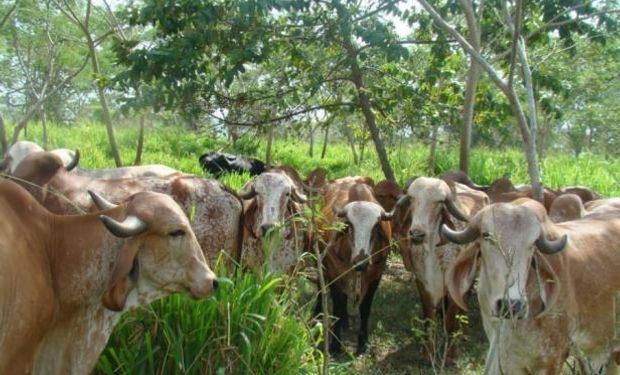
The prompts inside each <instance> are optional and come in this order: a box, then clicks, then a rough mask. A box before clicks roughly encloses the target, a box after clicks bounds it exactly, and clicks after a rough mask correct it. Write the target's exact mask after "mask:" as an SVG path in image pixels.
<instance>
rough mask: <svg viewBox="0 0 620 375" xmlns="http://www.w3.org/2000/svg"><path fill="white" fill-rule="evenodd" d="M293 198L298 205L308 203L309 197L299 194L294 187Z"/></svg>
mask: <svg viewBox="0 0 620 375" xmlns="http://www.w3.org/2000/svg"><path fill="white" fill-rule="evenodd" d="M291 196H292V197H293V200H294V201H295V202H297V203H306V202H307V201H308V197H307V196H306V194H304V193H301V192H299V190H297V187H293V188H292V189H291Z"/></svg>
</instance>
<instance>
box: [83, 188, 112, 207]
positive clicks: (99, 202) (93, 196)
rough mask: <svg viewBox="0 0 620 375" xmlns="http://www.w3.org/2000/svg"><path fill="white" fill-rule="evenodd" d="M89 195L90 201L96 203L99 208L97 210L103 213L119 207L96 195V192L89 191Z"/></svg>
mask: <svg viewBox="0 0 620 375" xmlns="http://www.w3.org/2000/svg"><path fill="white" fill-rule="evenodd" d="M88 194H90V199H92V200H93V203H95V206H97V208H98V209H99V210H101V211H103V210H109V209H110V208H114V207H117V205H116V204H114V203H112V202H110V201H109V200H107V199H105V198H104V197H102V196H101V195H99V194H97V193H95V192H94V191H91V190H88Z"/></svg>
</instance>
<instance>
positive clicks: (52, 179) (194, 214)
mask: <svg viewBox="0 0 620 375" xmlns="http://www.w3.org/2000/svg"><path fill="white" fill-rule="evenodd" d="M15 176H16V177H18V178H21V179H23V180H25V181H28V182H30V183H33V184H36V185H38V186H41V187H42V188H35V187H33V186H31V185H29V184H23V186H24V187H25V188H26V189H27V190H28V191H30V193H31V194H32V195H33V196H34V197H35V198H36V199H37V200H38V201H39V202H40V203H41V204H43V206H45V207H46V208H47V209H48V210H50V211H51V212H54V213H57V214H63V215H64V214H75V213H83V212H94V211H97V208H96V207H95V206H94V204H93V202H92V201H91V199H90V197H89V195H88V193H87V190H92V191H94V192H96V193H100V194H101V195H103V196H104V197H106V198H107V199H108V200H110V201H111V202H113V203H120V202H123V201H124V200H125V199H127V198H128V197H129V196H130V195H131V194H134V193H137V192H140V191H154V192H159V193H164V194H168V195H170V196H172V197H173V198H174V200H175V201H177V203H179V205H180V206H181V207H182V208H183V210H184V212H185V214H186V215H187V216H188V217H189V218H190V222H191V223H192V229H193V230H194V232H195V233H196V237H197V238H198V242H199V243H200V246H201V247H202V249H203V251H204V253H205V256H206V257H207V261H208V262H209V264H212V265H214V264H215V261H216V259H217V257H218V254H219V253H220V251H222V250H224V251H226V253H227V254H228V255H227V256H225V260H227V261H229V260H230V259H235V260H237V259H239V255H240V254H239V251H240V246H241V238H240V231H241V215H242V203H241V201H240V200H239V198H237V197H236V195H235V193H234V192H232V191H231V190H230V189H228V188H226V187H225V186H223V185H222V184H221V183H219V182H218V181H216V180H212V179H207V178H201V177H196V176H192V175H186V174H180V173H177V174H172V175H168V176H166V177H143V178H125V179H117V180H110V179H94V178H89V177H84V176H79V175H75V174H73V173H69V172H67V170H66V169H65V168H64V165H63V164H62V162H61V160H60V159H59V158H58V157H56V156H54V155H53V154H51V153H48V152H41V153H39V154H34V155H30V156H28V157H27V158H25V159H24V160H23V161H22V163H21V164H20V166H19V167H18V169H17V170H16V173H15Z"/></svg>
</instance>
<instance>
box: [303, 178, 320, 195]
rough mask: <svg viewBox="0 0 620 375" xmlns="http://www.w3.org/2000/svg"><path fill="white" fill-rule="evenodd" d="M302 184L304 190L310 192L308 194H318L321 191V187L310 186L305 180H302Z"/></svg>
mask: <svg viewBox="0 0 620 375" xmlns="http://www.w3.org/2000/svg"><path fill="white" fill-rule="evenodd" d="M301 186H302V187H303V188H304V191H306V192H308V194H317V193H320V192H321V188H320V187H313V186H310V185H308V184H306V183H305V182H303V181H301Z"/></svg>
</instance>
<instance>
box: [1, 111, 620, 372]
mask: <svg viewBox="0 0 620 375" xmlns="http://www.w3.org/2000/svg"><path fill="white" fill-rule="evenodd" d="M116 131H117V132H116V135H117V138H118V143H119V147H120V149H121V155H122V158H123V160H124V161H125V162H126V163H127V162H130V161H133V159H134V157H135V155H134V149H135V144H136V137H137V129H136V127H135V126H132V125H126V126H118V127H117V129H116ZM9 132H10V129H9ZM27 138H28V139H30V140H34V141H37V142H40V139H41V128H40V126H38V125H32V126H30V129H29V132H28V137H27ZM401 143H403V144H402V145H399V146H398V147H393V148H390V155H389V157H390V160H391V162H392V164H393V167H394V170H395V173H396V176H397V178H398V180H399V181H400V182H401V183H402V182H404V181H406V180H407V179H408V178H409V177H410V176H415V175H427V174H428V173H427V171H426V166H427V159H428V154H429V151H428V148H427V147H425V146H423V145H422V144H420V143H417V142H409V143H407V142H401ZM55 147H67V148H79V149H80V151H81V155H82V159H81V166H82V167H84V168H101V167H112V166H113V161H112V158H111V154H110V151H109V147H108V143H107V138H106V133H105V129H104V127H103V125H101V124H94V123H83V124H79V125H75V126H72V127H71V128H69V127H65V126H51V127H50V139H49V148H55ZM368 147H371V146H368ZM317 148H319V147H317ZM213 149H223V150H226V151H238V150H239V149H243V151H244V152H245V153H246V154H247V156H255V157H259V158H261V159H263V158H264V153H265V149H264V143H258V142H256V141H255V140H252V139H249V140H245V141H243V142H242V143H241V145H240V146H238V147H237V150H235V149H233V148H232V147H231V146H230V145H228V144H227V142H225V141H223V140H215V139H213V138H211V137H209V136H207V135H205V134H194V133H191V132H189V131H186V130H183V129H178V128H172V127H155V128H149V129H147V134H146V140H145V146H144V155H143V158H142V160H143V163H144V164H147V163H159V164H166V165H169V166H171V167H174V168H177V169H179V170H182V171H184V172H188V173H193V174H197V175H204V173H203V172H202V171H201V170H200V168H199V165H198V156H199V155H200V154H202V153H203V152H206V151H209V150H213ZM365 154H366V156H365V158H364V160H363V161H362V162H361V163H359V164H358V165H356V164H354V163H353V161H352V156H351V152H350V149H349V147H348V146H347V145H346V144H344V143H341V142H335V143H332V144H329V146H328V150H327V156H326V158H325V159H321V158H320V157H317V156H315V157H314V158H310V157H308V145H307V144H306V143H305V142H303V141H300V140H299V139H293V138H289V139H277V140H276V141H275V143H274V148H273V156H274V162H275V163H276V164H288V165H292V166H294V167H296V168H297V169H298V170H299V171H300V172H301V174H302V175H304V174H306V173H307V172H309V171H310V170H311V169H313V168H315V167H319V166H321V167H324V168H326V169H327V170H328V171H329V177H330V178H332V179H333V178H337V177H341V176H346V175H366V176H370V177H372V178H374V179H375V180H376V181H378V180H381V179H383V176H382V172H381V169H380V168H379V164H378V161H377V159H376V157H375V156H374V150H373V149H371V148H368V149H367V150H366V152H365ZM436 164H437V167H436V172H437V173H440V172H442V171H445V170H449V169H455V168H456V167H457V165H458V153H457V147H456V145H451V146H450V147H442V148H441V149H440V150H438V152H437V162H436ZM542 173H543V180H544V183H545V184H546V185H548V186H550V187H559V186H563V185H587V186H590V187H592V188H594V189H595V190H597V191H599V192H600V193H602V194H603V195H604V196H618V195H620V188H619V187H618V180H619V179H620V163H619V161H618V160H617V159H611V160H606V159H604V158H602V157H599V156H597V155H592V154H587V153H584V154H582V156H580V157H579V158H573V157H568V156H565V155H562V154H559V153H555V154H554V153H550V154H548V156H547V157H546V158H545V159H544V160H543V161H542ZM471 176H472V178H473V180H474V181H476V182H478V183H480V184H487V183H490V182H491V181H493V180H494V179H495V178H498V177H501V176H509V177H510V178H511V179H512V180H513V181H514V182H515V183H527V182H528V176H527V169H526V162H525V158H524V157H523V154H522V152H521V150H494V149H488V148H478V149H475V150H473V153H472V158H471ZM248 180H249V176H248V175H228V176H225V177H223V178H222V181H223V182H224V183H225V184H227V185H229V186H231V187H233V188H235V189H239V188H240V187H241V186H243V185H244V184H245V183H246V182H247V181H248ZM217 272H218V275H220V276H224V277H226V280H229V281H228V282H225V283H223V285H222V287H221V288H220V290H218V292H217V294H216V296H214V297H213V298H211V299H209V300H207V301H200V302H196V301H191V300H189V299H188V298H186V297H182V296H171V297H168V298H165V299H163V300H160V301H157V302H155V303H153V304H151V305H149V306H146V307H143V308H140V309H138V310H136V311H133V312H131V313H128V314H126V315H125V316H124V318H123V319H122V320H121V322H120V323H119V325H118V326H117V327H116V329H115V330H114V333H113V335H112V337H111V339H110V342H109V344H108V346H107V348H106V350H105V352H104V353H103V354H102V356H101V359H100V361H99V364H98V366H97V369H96V373H98V374H155V373H157V374H185V373H189V374H316V373H317V372H318V367H319V366H320V354H319V353H318V352H317V351H316V350H315V347H316V340H315V338H316V337H317V335H318V332H317V330H318V328H311V327H310V326H309V325H308V321H309V315H310V309H311V307H312V301H313V296H312V293H313V291H314V287H313V286H312V285H309V284H308V283H304V282H299V283H292V284H291V283H289V282H286V280H284V279H282V278H279V277H277V276H274V275H270V274H265V275H253V274H249V273H241V272H239V271H235V272H231V271H228V270H225V269H224V268H222V267H217ZM285 285H286V286H285ZM291 285H292V286H291ZM474 300H475V299H474ZM473 304H475V301H473ZM420 317H421V308H420V305H419V303H418V298H417V293H416V291H415V286H414V281H413V278H412V276H411V275H410V274H409V273H408V272H406V271H405V270H404V268H403V266H402V262H401V261H400V259H399V257H397V256H395V255H391V256H390V259H389V262H388V269H387V270H386V273H385V275H384V278H383V280H382V282H381V286H380V288H379V291H378V292H377V295H376V300H375V303H374V305H373V312H372V315H371V330H370V346H369V352H368V354H365V355H363V356H361V357H358V358H355V357H352V356H347V355H345V356H343V357H341V358H337V359H336V360H334V361H333V362H332V363H331V366H330V368H331V371H332V373H333V374H427V373H432V368H431V367H430V366H429V365H428V364H427V363H425V356H424V352H423V349H422V341H421V338H420V337H419V325H420V323H419V319H420ZM468 320H469V324H468V325H467V327H466V329H465V333H464V335H465V341H464V342H463V343H462V346H461V347H462V349H461V350H460V351H459V353H460V355H459V357H458V361H457V364H456V366H455V367H452V368H449V369H448V370H447V373H449V374H479V373H482V369H481V367H482V365H483V362H484V355H485V351H486V340H485V338H484V334H483V333H482V327H481V324H480V321H479V317H478V315H477V314H476V309H475V307H474V308H473V309H472V313H470V314H469V318H468ZM356 324H358V323H357V322H356V320H355V319H354V320H353V321H352V322H351V326H352V328H353V329H350V330H349V331H348V332H346V333H345V345H346V347H347V348H349V350H351V351H352V350H353V348H354V347H355V335H356V332H357V326H356Z"/></svg>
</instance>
